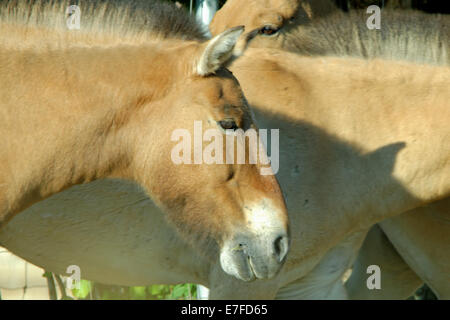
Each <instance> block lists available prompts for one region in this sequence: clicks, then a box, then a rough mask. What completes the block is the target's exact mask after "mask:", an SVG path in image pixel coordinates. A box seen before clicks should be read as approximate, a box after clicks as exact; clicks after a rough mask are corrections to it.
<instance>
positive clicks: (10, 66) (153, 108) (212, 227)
mask: <svg viewBox="0 0 450 320" xmlns="http://www.w3.org/2000/svg"><path fill="white" fill-rule="evenodd" d="M88 3H89V2H84V3H83V4H84V5H85V6H84V7H83V8H84V9H85V11H84V12H83V18H84V19H85V21H87V20H88V18H89V13H88V12H89V10H91V13H92V17H91V18H92V19H93V20H94V21H95V19H97V20H98V18H97V17H96V15H95V14H97V15H98V12H101V11H102V9H104V8H105V7H104V6H103V7H102V6H98V7H96V6H95V4H92V2H91V4H92V6H91V7H89V5H88ZM40 5H41V3H40V2H37V4H36V5H35V6H34V7H32V9H30V8H29V7H27V5H26V3H24V2H19V5H18V6H16V5H15V4H14V2H13V3H12V6H14V7H8V4H3V7H2V8H1V9H2V13H1V14H2V23H4V25H5V28H1V30H2V31H1V32H6V34H7V33H8V28H11V27H14V26H17V28H18V29H19V30H23V29H22V28H25V31H26V30H30V31H35V32H31V33H27V32H23V33H22V37H19V33H18V34H16V36H17V41H18V42H17V44H16V45H14V44H13V43H11V42H9V41H8V40H7V39H8V36H6V34H5V37H4V38H5V39H6V40H5V42H4V43H2V46H1V48H0V61H1V62H0V70H1V77H0V88H1V92H0V95H1V97H2V99H1V105H0V114H1V117H0V121H1V123H0V135H1V136H2V137H3V138H2V140H1V141H0V150H1V153H0V163H1V164H0V188H1V189H0V209H1V210H0V226H3V227H4V226H5V224H6V223H7V222H8V221H9V220H10V219H11V218H12V217H13V216H14V215H15V214H17V213H18V212H20V211H23V210H24V209H26V208H27V207H29V206H30V205H32V204H34V203H36V202H38V201H41V200H44V199H46V198H48V197H50V196H52V195H53V194H56V193H58V192H60V191H63V190H64V189H67V188H69V187H71V186H73V185H76V184H80V183H87V182H90V181H93V180H98V179H102V178H109V177H117V178H122V179H127V180H132V181H135V182H137V183H139V184H140V185H141V186H143V187H144V189H145V190H146V192H147V193H148V194H149V195H150V197H151V198H152V199H153V200H154V201H155V202H156V203H157V204H158V205H159V207H160V208H162V209H163V210H164V212H166V214H167V216H168V219H169V220H170V221H172V222H173V223H174V225H175V226H176V229H177V230H178V231H179V232H180V233H181V234H183V235H184V236H185V238H186V239H188V240H189V241H191V242H192V243H193V244H194V245H197V246H198V247H199V249H201V250H202V251H204V253H205V254H206V255H209V256H210V257H213V258H215V259H217V258H218V255H217V252H218V251H219V249H220V261H221V265H222V267H223V268H224V269H225V270H226V271H227V272H228V273H229V274H232V275H234V276H236V277H238V278H240V279H243V280H252V279H254V278H255V277H257V278H267V277H273V276H274V274H275V273H276V272H277V271H278V270H279V269H280V267H281V265H282V262H283V258H284V256H285V254H286V251H287V248H288V244H287V241H288V240H287V230H288V229H287V228H288V227H287V213H286V207H285V203H284V199H283V197H282V194H281V191H280V189H279V186H278V182H277V181H276V179H275V177H274V175H265V176H263V175H261V174H260V170H259V169H260V166H261V164H259V163H258V164H244V165H237V164H226V165H216V166H210V165H206V164H203V165H176V164H175V163H174V162H173V161H172V159H171V149H172V148H173V143H172V141H171V134H172V132H173V131H174V130H176V129H180V128H184V129H186V130H189V132H190V133H192V132H193V124H194V121H200V122H203V123H204V128H213V129H217V130H218V132H222V133H221V137H222V136H223V137H224V136H225V131H224V130H223V128H221V127H220V126H221V125H220V123H221V121H223V120H224V119H231V120H228V121H233V123H236V124H237V126H238V127H239V128H243V129H249V128H256V127H255V125H254V123H253V118H252V115H251V110H250V109H249V107H248V105H247V103H246V101H245V98H244V96H243V94H242V91H241V89H240V87H239V85H238V83H237V81H236V79H235V78H234V77H233V76H232V75H231V74H230V73H229V72H228V71H227V70H226V69H224V68H222V67H221V66H222V65H223V64H224V63H225V62H226V61H227V60H228V58H229V57H230V55H231V53H232V50H233V47H234V44H235V43H236V40H237V38H238V37H239V36H240V34H241V33H242V31H243V29H242V28H234V29H230V30H228V31H226V32H224V33H222V34H221V35H219V36H217V37H215V38H213V39H212V40H211V41H209V42H202V41H186V40H182V39H180V37H179V36H170V35H169V36H163V35H162V34H161V33H158V32H155V34H154V35H153V37H150V39H149V40H148V41H147V42H146V43H142V42H141V41H139V34H136V38H137V40H136V41H137V42H136V44H135V45H133V44H127V45H126V44H121V43H120V41H119V43H118V44H117V39H118V38H120V36H121V35H120V33H119V34H114V26H115V25H116V24H118V23H119V22H120V23H121V24H123V23H124V20H123V19H124V18H126V15H122V16H119V18H120V19H116V20H114V19H112V20H111V21H107V22H106V23H107V24H108V25H109V27H110V28H109V29H108V28H107V26H103V27H104V28H105V29H107V30H108V31H101V30H100V31H98V30H96V27H95V23H93V24H91V26H90V27H86V29H82V30H80V34H81V38H82V35H83V32H89V31H91V33H90V34H91V35H92V36H93V37H94V39H95V34H96V32H97V34H98V38H99V39H100V40H104V39H107V37H108V36H111V37H113V38H114V35H116V36H115V38H116V41H111V43H109V44H108V43H105V44H103V45H102V44H99V45H98V46H92V45H87V44H86V42H85V43H81V42H80V43H77V42H76V41H70V40H72V39H71V38H70V36H68V37H65V36H66V35H69V34H70V32H71V31H70V30H68V29H67V28H65V25H64V24H62V26H63V27H60V28H59V29H58V28H57V27H54V26H53V27H52V28H50V27H48V25H47V24H48V21H50V22H51V21H52V19H53V20H55V23H57V22H58V21H59V22H61V21H64V19H65V15H64V13H65V9H66V6H65V5H68V3H62V4H60V5H58V6H50V7H46V5H45V4H42V7H39V6H40ZM21 6H22V7H21ZM87 8H90V9H87ZM165 8H166V9H165ZM163 9H165V10H166V12H167V13H170V10H172V11H173V12H176V14H178V15H183V13H181V12H179V13H178V11H177V9H175V8H174V7H171V9H167V6H164V5H161V6H160V7H157V8H156V10H163ZM122 13H124V14H126V11H122ZM176 14H174V15H173V19H174V21H172V22H173V26H174V27H175V28H176V26H177V21H176ZM55 16H56V17H58V18H54V17H55ZM128 18H129V21H133V22H135V20H132V19H131V17H128ZM185 20H186V19H185V18H184V17H182V18H181V19H180V21H179V23H180V22H181V23H184V22H185ZM97 22H98V21H97ZM119 26H121V25H120V24H119ZM27 28H28V29H27ZM50 30H54V31H53V35H56V37H55V38H50V40H48V41H46V35H48V34H49V33H51V32H50ZM58 35H59V38H58ZM148 36H149V34H148ZM56 38H57V39H58V41H55V39H56ZM126 39H127V40H130V41H131V42H132V40H133V37H131V36H129V37H128V38H126ZM39 40H40V41H39ZM90 40H92V39H90ZM100 43H101V42H100ZM230 106H232V107H230ZM220 130H222V131H220ZM190 148H191V146H190ZM224 148H227V146H224ZM224 151H225V152H226V151H227V149H224ZM256 213H258V214H256ZM236 247H239V248H240V249H239V250H236V249H235V248H236Z"/></svg>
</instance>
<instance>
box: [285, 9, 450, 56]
mask: <svg viewBox="0 0 450 320" xmlns="http://www.w3.org/2000/svg"><path fill="white" fill-rule="evenodd" d="M369 16H370V14H367V13H366V12H365V11H359V10H357V11H351V12H349V13H344V12H340V11H337V12H335V13H333V14H331V15H329V16H327V17H325V18H318V19H315V20H313V21H311V22H310V23H308V24H306V25H301V26H296V27H294V28H293V29H291V30H289V31H285V40H284V42H283V44H282V46H283V49H285V50H289V51H294V52H296V53H299V54H303V55H311V56H316V55H326V56H340V57H342V56H349V57H359V58H364V59H372V58H383V59H389V60H402V61H405V60H406V61H410V62H415V63H424V64H434V65H447V64H450V55H449V53H450V50H449V40H450V39H449V38H450V18H449V17H448V16H446V15H438V14H426V13H421V12H417V11H413V10H382V11H381V29H379V30H377V29H373V30H370V29H369V28H368V27H367V25H366V21H367V19H368V18H369Z"/></svg>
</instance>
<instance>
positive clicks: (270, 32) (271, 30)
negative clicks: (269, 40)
mask: <svg viewBox="0 0 450 320" xmlns="http://www.w3.org/2000/svg"><path fill="white" fill-rule="evenodd" d="M279 30H280V28H276V27H272V26H264V27H262V28H261V29H260V30H259V32H260V33H261V34H264V35H266V36H272V35H274V34H275V33H277V32H278V31H279Z"/></svg>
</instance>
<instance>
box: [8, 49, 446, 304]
mask: <svg viewBox="0 0 450 320" xmlns="http://www.w3.org/2000/svg"><path fill="white" fill-rule="evenodd" d="M232 70H233V72H234V74H236V76H237V77H238V78H239V79H240V81H241V84H242V86H243V88H244V90H245V91H246V92H247V97H248V99H249V102H250V103H251V104H252V106H254V107H255V110H256V111H257V112H256V118H257V120H258V123H259V124H260V126H261V127H263V128H280V172H279V175H278V177H279V181H280V183H281V185H282V188H283V192H284V193H285V196H286V199H287V205H288V210H289V213H290V219H291V225H292V230H294V232H293V235H292V236H293V238H292V250H291V253H290V254H289V255H288V259H287V262H286V264H285V266H284V269H283V272H282V273H280V274H279V275H278V276H277V277H275V278H274V279H272V280H270V281H264V282H260V281H256V282H253V283H249V284H245V283H239V282H238V281H234V280H232V279H229V278H227V280H226V281H225V278H224V277H228V276H226V275H224V274H223V272H222V271H221V270H220V269H219V268H217V267H216V265H209V264H208V263H205V265H203V263H200V262H199V261H201V260H199V259H198V258H197V256H196V255H192V256H191V255H190V254H187V252H188V251H187V249H186V245H180V244H179V242H178V241H179V240H178V239H177V238H175V239H174V240H173V241H167V240H168V239H173V237H174V236H173V235H174V233H172V234H170V235H169V234H168V232H166V229H164V228H163V229H161V230H163V232H161V234H160V238H159V240H161V241H159V240H158V239H156V240H155V239H153V240H155V241H154V242H149V243H148V245H147V246H146V245H145V244H143V242H144V241H141V240H142V239H141V238H140V235H141V234H142V232H139V230H140V228H141V226H146V225H147V224H148V225H150V224H151V221H150V220H149V221H148V222H145V223H144V222H142V223H139V224H138V225H134V224H132V227H130V228H131V230H133V231H132V232H129V233H128V234H127V232H128V231H129V230H130V229H126V230H123V231H122V232H121V233H123V234H124V238H122V237H120V238H119V237H117V236H116V235H117V233H118V232H117V231H113V230H114V228H113V227H112V226H113V225H115V226H121V225H123V224H122V223H115V222H114V221H115V220H117V219H125V218H124V217H126V216H127V215H128V216H129V217H133V216H134V215H136V214H138V213H139V212H140V210H148V211H151V210H152V206H151V204H150V203H149V202H148V200H145V199H143V198H142V194H141V196H140V197H139V196H137V195H136V196H133V193H134V192H136V190H135V189H133V188H130V187H128V188H125V189H121V188H120V187H119V186H117V185H116V186H112V187H111V186H110V187H109V189H110V190H111V188H112V189H113V190H114V188H117V189H118V190H120V191H118V192H114V193H113V194H111V195H109V198H106V197H107V195H105V196H101V197H99V198H98V200H96V201H95V202H94V201H93V200H89V199H88V200H87V201H85V202H82V199H83V197H86V196H87V195H88V194H89V193H93V192H94V191H93V190H91V189H88V188H90V187H88V185H87V186H78V187H77V189H78V190H75V189H73V191H72V190H69V191H66V192H65V193H66V195H64V196H63V194H64V193H62V194H60V195H57V197H56V198H55V197H54V200H52V199H49V200H47V201H45V202H42V203H39V204H37V205H35V206H33V207H32V208H30V210H35V212H24V213H23V217H24V219H25V220H24V221H26V222H27V224H28V223H29V221H30V220H29V219H31V218H33V217H36V219H38V220H41V225H42V233H41V232H36V233H35V234H33V233H30V234H29V237H27V238H28V240H26V238H25V237H24V238H25V239H21V240H20V241H15V240H14V239H13V237H12V236H8V233H9V234H14V233H17V232H18V231H17V230H19V229H20V230H22V232H24V233H26V231H25V230H24V229H23V228H26V227H27V225H26V224H23V223H22V224H20V221H19V219H20V218H21V216H18V217H17V218H16V219H15V221H12V222H11V223H10V224H9V225H8V226H7V228H5V231H4V232H3V233H2V235H1V237H0V242H1V243H2V244H4V245H6V246H7V247H8V248H10V249H11V250H12V251H13V252H16V253H18V254H19V255H21V256H24V257H32V258H33V259H31V258H30V260H34V261H39V263H40V264H41V265H43V266H45V267H50V270H52V271H55V272H59V273H64V267H65V264H66V262H65V261H67V260H66V258H65V255H66V254H67V255H70V254H71V253H69V252H73V253H74V255H73V257H75V256H76V255H75V253H77V252H78V253H79V254H80V256H77V258H76V262H77V263H78V262H79V263H80V265H81V267H82V272H83V270H84V274H85V275H86V277H87V278H91V279H93V280H98V281H102V282H109V283H114V282H116V281H117V282H116V283H118V282H120V281H122V279H123V274H128V273H127V272H124V273H122V276H120V275H119V273H120V272H118V271H117V272H116V273H115V276H117V277H115V276H113V275H111V274H110V275H108V274H107V273H106V272H103V274H104V276H103V277H100V276H97V277H96V276H95V273H94V272H93V273H92V277H91V276H90V275H91V273H90V270H94V269H97V271H96V272H97V275H98V274H99V273H100V270H104V269H105V268H108V267H109V266H110V265H113V266H114V267H115V268H118V269H121V268H123V270H136V268H137V266H138V265H139V264H140V261H142V260H140V259H141V256H139V253H140V252H144V249H146V250H147V251H148V253H147V254H146V256H145V257H148V259H145V261H149V262H148V263H152V267H156V266H155V265H154V264H156V262H154V261H153V262H150V261H151V260H152V259H150V258H153V257H154V256H159V257H160V258H161V260H159V261H160V262H158V263H161V266H160V270H161V268H162V269H163V270H164V272H165V275H166V278H161V281H160V282H166V281H167V282H170V281H174V280H173V274H172V273H169V271H168V270H167V271H166V270H165V269H168V268H175V266H177V265H176V264H174V261H173V259H178V256H176V258H172V259H171V260H170V261H169V262H168V263H167V264H166V263H164V261H166V260H165V259H167V252H168V250H173V249H174V246H177V245H178V247H177V250H180V251H177V252H183V254H182V255H180V256H179V257H180V259H181V260H182V261H181V262H180V263H181V266H177V267H176V268H177V269H175V270H176V271H175V272H174V273H177V272H178V270H179V269H181V268H185V271H184V275H186V274H189V272H188V271H187V270H193V271H191V272H192V273H190V275H189V276H186V278H184V281H188V280H191V279H192V280H193V281H194V280H195V281H197V282H200V283H204V284H206V285H209V286H210V287H211V289H212V292H211V295H212V297H216V298H217V297H220V298H245V297H253V298H273V297H274V296H275V295H276V292H277V291H278V289H279V288H281V287H283V286H286V285H288V284H291V286H290V287H287V288H286V289H284V290H281V292H280V297H289V298H297V297H299V296H298V294H297V295H296V291H295V290H293V289H292V288H295V287H296V286H297V287H298V286H300V287H302V288H303V287H304V285H305V283H306V284H308V283H309V284H310V283H311V282H314V281H316V282H317V281H322V282H323V286H324V287H330V286H331V285H332V286H333V290H332V292H320V291H319V292H318V291H317V284H316V289H315V290H314V288H312V287H311V290H312V292H309V293H308V296H309V297H320V296H318V294H322V297H340V298H343V297H345V291H344V290H343V286H342V283H340V282H339V281H340V277H339V272H340V270H342V269H344V270H345V269H346V267H348V265H347V263H348V261H349V260H351V259H349V258H348V257H339V255H337V257H338V258H340V259H341V260H336V259H329V260H327V259H325V260H323V258H324V257H325V258H326V257H327V255H331V256H333V257H334V258H336V250H338V249H339V248H343V249H345V250H344V252H354V253H355V254H356V252H357V249H358V248H359V246H360V244H361V242H362V240H363V237H364V235H365V230H367V229H368V228H369V227H370V226H371V225H372V224H374V223H376V222H379V221H382V220H383V219H386V218H389V217H392V216H395V215H398V214H400V213H402V212H405V211H407V210H409V209H412V208H415V207H418V206H421V205H424V204H427V203H430V202H432V201H435V200H438V199H440V198H444V197H445V196H447V195H448V192H449V188H450V186H449V181H450V180H449V176H448V174H449V170H448V163H447V162H446V161H447V159H448V157H449V152H450V150H448V149H445V148H444V146H445V139H447V137H448V128H447V126H446V123H447V121H446V120H447V119H448V117H449V116H450V115H449V114H448V112H449V111H448V110H449V109H448V101H449V100H448V99H449V98H450V97H449V93H448V92H447V91H446V90H445V88H446V87H447V86H448V85H449V84H450V83H449V82H450V79H449V77H448V72H449V70H448V68H443V67H431V66H425V65H424V66H417V65H414V64H407V63H397V62H387V61H383V60H379V61H372V62H367V61H363V60H358V59H340V58H325V57H324V58H307V57H299V56H298V55H296V54H290V53H286V52H283V51H276V50H274V51H270V50H269V51H268V50H264V49H251V50H248V51H247V52H246V53H245V55H244V57H242V58H240V59H239V60H237V61H236V62H235V64H234V65H233V67H232ZM386 83H388V84H389V85H386ZM367 84H370V86H368V85H367ZM323 87H326V88H328V90H327V94H326V95H324V94H323ZM289 92H292V93H294V92H295V94H293V95H291V94H287V93H289ZM274 104H276V106H274ZM437 115H439V116H437ZM436 146H440V149H439V150H440V152H438V153H436V152H434V151H436ZM96 183H98V184H102V183H103V182H96ZM80 188H87V189H86V190H85V191H82V192H81V193H80V190H82V189H80ZM97 188H100V186H98V187H97ZM94 190H95V189H94ZM99 190H101V189H99ZM124 190H125V191H126V193H128V194H127V196H126V197H117V196H116V194H121V193H122V192H125V191H124ZM99 192H101V191H99ZM83 194H85V195H84V196H83ZM58 197H66V199H67V200H69V199H77V198H78V200H72V201H76V202H77V203H79V205H78V209H76V210H84V211H86V212H89V215H93V214H96V215H97V217H99V218H98V219H92V221H83V220H81V219H80V220H78V221H77V220H75V221H74V220H72V217H75V218H76V217H80V215H77V214H70V215H68V214H66V213H61V212H60V209H59V208H61V207H62V206H64V203H66V201H67V200H61V199H64V198H60V200H58V199H57V198H58ZM100 199H102V200H103V201H104V202H103V201H102V203H103V204H100V202H99V201H100ZM106 199H108V200H109V201H111V203H110V202H109V201H107V200H106ZM136 199H137V201H136ZM69 207H71V206H70V205H69ZM97 207H100V208H97ZM108 207H109V209H108ZM52 208H53V209H52ZM86 208H87V209H86ZM116 208H120V209H119V211H117V209H116ZM144 208H145V209H144ZM50 209H52V210H51V211H50ZM71 210H75V209H71ZM46 212H50V213H51V214H50V215H46ZM96 212H97V213H96ZM108 212H110V215H109V214H107V213H108ZM153 212H155V211H154V210H153ZM26 214H27V215H28V218H25V215H26ZM102 214H105V218H104V219H101V218H100V217H101V216H102ZM87 215H88V214H86V216H87ZM160 215H161V214H160ZM69 217H70V218H69ZM59 219H61V220H59ZM66 219H67V220H66ZM64 220H66V222H63V221H64ZM16 221H17V226H16V227H15V226H14V222H16ZM96 221H98V222H100V221H101V223H105V224H106V225H111V227H108V228H106V227H103V228H102V227H101V225H95V222H96ZM119 221H120V220H119ZM128 221H134V219H132V218H131V219H128ZM161 221H162V220H161ZM55 223H56V225H60V226H61V228H63V226H64V228H63V229H62V230H64V231H62V232H61V233H59V232H58V233H56V232H55V231H54V232H53V234H52V235H51V237H49V238H48V239H47V240H45V239H43V240H40V242H41V243H44V245H45V246H44V245H43V247H41V248H39V245H38V244H37V243H38V241H36V238H35V237H36V236H37V234H44V233H45V234H48V230H49V229H48V228H49V226H50V225H53V226H54V225H55ZM80 223H81V224H82V227H81V226H80ZM66 227H67V229H65V228H66ZM14 228H17V229H16V231H14ZM153 228H155V229H160V228H162V224H158V225H156V226H153ZM45 230H47V232H46V231H45ZM95 230H108V233H109V234H110V236H109V237H106V235H103V236H104V237H106V239H108V241H107V242H103V244H102V243H101V242H98V241H97V239H99V238H101V237H100V236H98V235H96V234H95ZM109 231H111V232H109ZM27 234H28V233H27ZM58 234H59V235H58ZM66 234H71V237H74V238H78V239H81V238H82V239H83V241H80V243H79V244H76V243H75V242H72V243H68V242H66V241H65V239H64V238H65V237H67V236H66ZM76 234H78V236H76ZM57 238H58V239H59V240H56V239H57ZM114 239H115V240H114ZM162 239H164V241H162ZM26 241H27V243H25V242H26ZM28 241H29V242H28ZM149 241H151V240H149ZM165 241H166V242H165ZM31 243H35V245H34V248H33V250H32V251H31V250H30V247H29V245H30V244H31ZM59 244H61V247H59ZM97 244H99V247H97V248H96V245H97ZM155 246H156V247H155ZM63 248H64V249H63ZM105 248H109V249H108V250H106V249H105ZM163 248H164V249H163ZM347 248H353V249H354V248H356V249H355V250H347ZM49 249H52V250H49ZM96 250H99V251H100V250H101V251H103V250H104V251H105V252H109V253H110V254H108V256H109V255H110V257H109V258H108V260H105V259H97V260H102V261H103V264H99V263H101V262H102V261H97V260H92V259H93V258H94V256H95V252H97V251H96ZM165 250H167V251H166V253H164V252H165ZM330 250H331V251H330ZM115 251H116V252H124V253H125V254H126V256H128V257H130V256H131V257H135V259H134V260H133V261H132V260H129V259H126V258H124V259H122V258H121V257H120V255H114V254H113V252H115ZM32 252H34V253H32ZM37 252H39V254H38V253H37ZM45 252H49V253H50V252H53V253H52V254H53V256H55V254H54V252H59V254H58V255H60V257H64V258H63V259H61V260H60V261H58V264H54V263H53V262H52V259H47V258H44V257H43V256H42V254H45ZM105 256H107V255H106V254H105V255H101V257H105ZM170 256H171V257H172V254H170ZM47 257H48V256H47ZM188 257H191V258H188ZM185 258H186V260H185ZM90 259H91V260H90ZM89 260H90V261H89ZM72 261H75V260H72ZM321 261H324V262H321ZM329 261H332V262H333V263H329ZM112 262H114V263H112ZM74 263H75V262H74ZM339 263H341V264H343V266H342V265H339ZM442 263H444V262H443V261H442ZM56 266H57V267H56ZM100 266H102V267H101V268H100ZM115 270H117V269H115ZM317 270H320V271H321V272H320V273H319V274H320V275H321V276H323V274H327V273H328V274H329V276H330V277H329V279H320V277H319V278H317V274H316V272H317ZM109 271H110V272H113V271H114V270H113V269H109ZM325 271H326V272H325ZM152 272H154V274H158V273H157V272H159V270H157V269H153V270H152ZM149 273H150V271H149ZM147 274H148V273H147ZM169 275H170V276H169ZM184 275H183V276H184ZM130 277H131V276H130ZM134 277H140V274H139V273H133V277H131V278H130V280H129V282H126V281H124V282H121V284H137V283H138V282H139V283H140V284H145V283H144V281H145V279H147V281H146V283H151V281H152V280H153V278H150V277H151V276H149V278H146V276H145V275H144V273H142V278H134ZM302 278H303V279H302ZM115 279H119V280H115ZM299 279H301V281H300V282H297V280H299ZM163 280H166V281H163ZM169 280H170V281H169ZM178 281H183V279H181V274H180V280H178ZM318 287H319V288H321V286H320V283H319V286H318ZM289 290H291V292H289ZM292 290H293V291H292ZM305 292H307V290H306V289H304V288H303V291H302V292H301V294H302V295H301V296H303V294H304V293H305ZM297 293H298V292H297ZM328 293H329V294H330V296H327V295H326V294H328Z"/></svg>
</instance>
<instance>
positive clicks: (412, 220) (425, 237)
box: [380, 198, 450, 299]
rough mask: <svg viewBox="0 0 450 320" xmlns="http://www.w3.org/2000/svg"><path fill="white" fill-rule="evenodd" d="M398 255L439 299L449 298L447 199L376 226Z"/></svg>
mask: <svg viewBox="0 0 450 320" xmlns="http://www.w3.org/2000/svg"><path fill="white" fill-rule="evenodd" d="M380 226H381V228H382V229H383V231H384V232H385V234H386V236H387V237H388V238H389V240H390V241H391V242H392V244H393V245H394V247H395V248H396V249H397V251H398V253H399V254H400V255H401V256H402V258H403V259H404V260H405V262H406V263H407V264H408V265H409V266H410V267H411V269H412V270H414V272H416V273H417V275H418V276H419V277H420V278H421V279H422V280H423V281H424V282H426V283H427V284H428V286H429V287H430V288H431V289H432V290H433V291H434V293H436V295H437V297H438V298H440V299H450V255H449V252H450V198H446V199H443V200H440V201H437V202H434V203H432V204H430V205H428V206H425V207H422V208H417V209H415V210H412V211H409V212H407V213H404V214H402V215H399V216H396V217H393V218H390V219H387V220H384V221H382V222H381V223H380Z"/></svg>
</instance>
